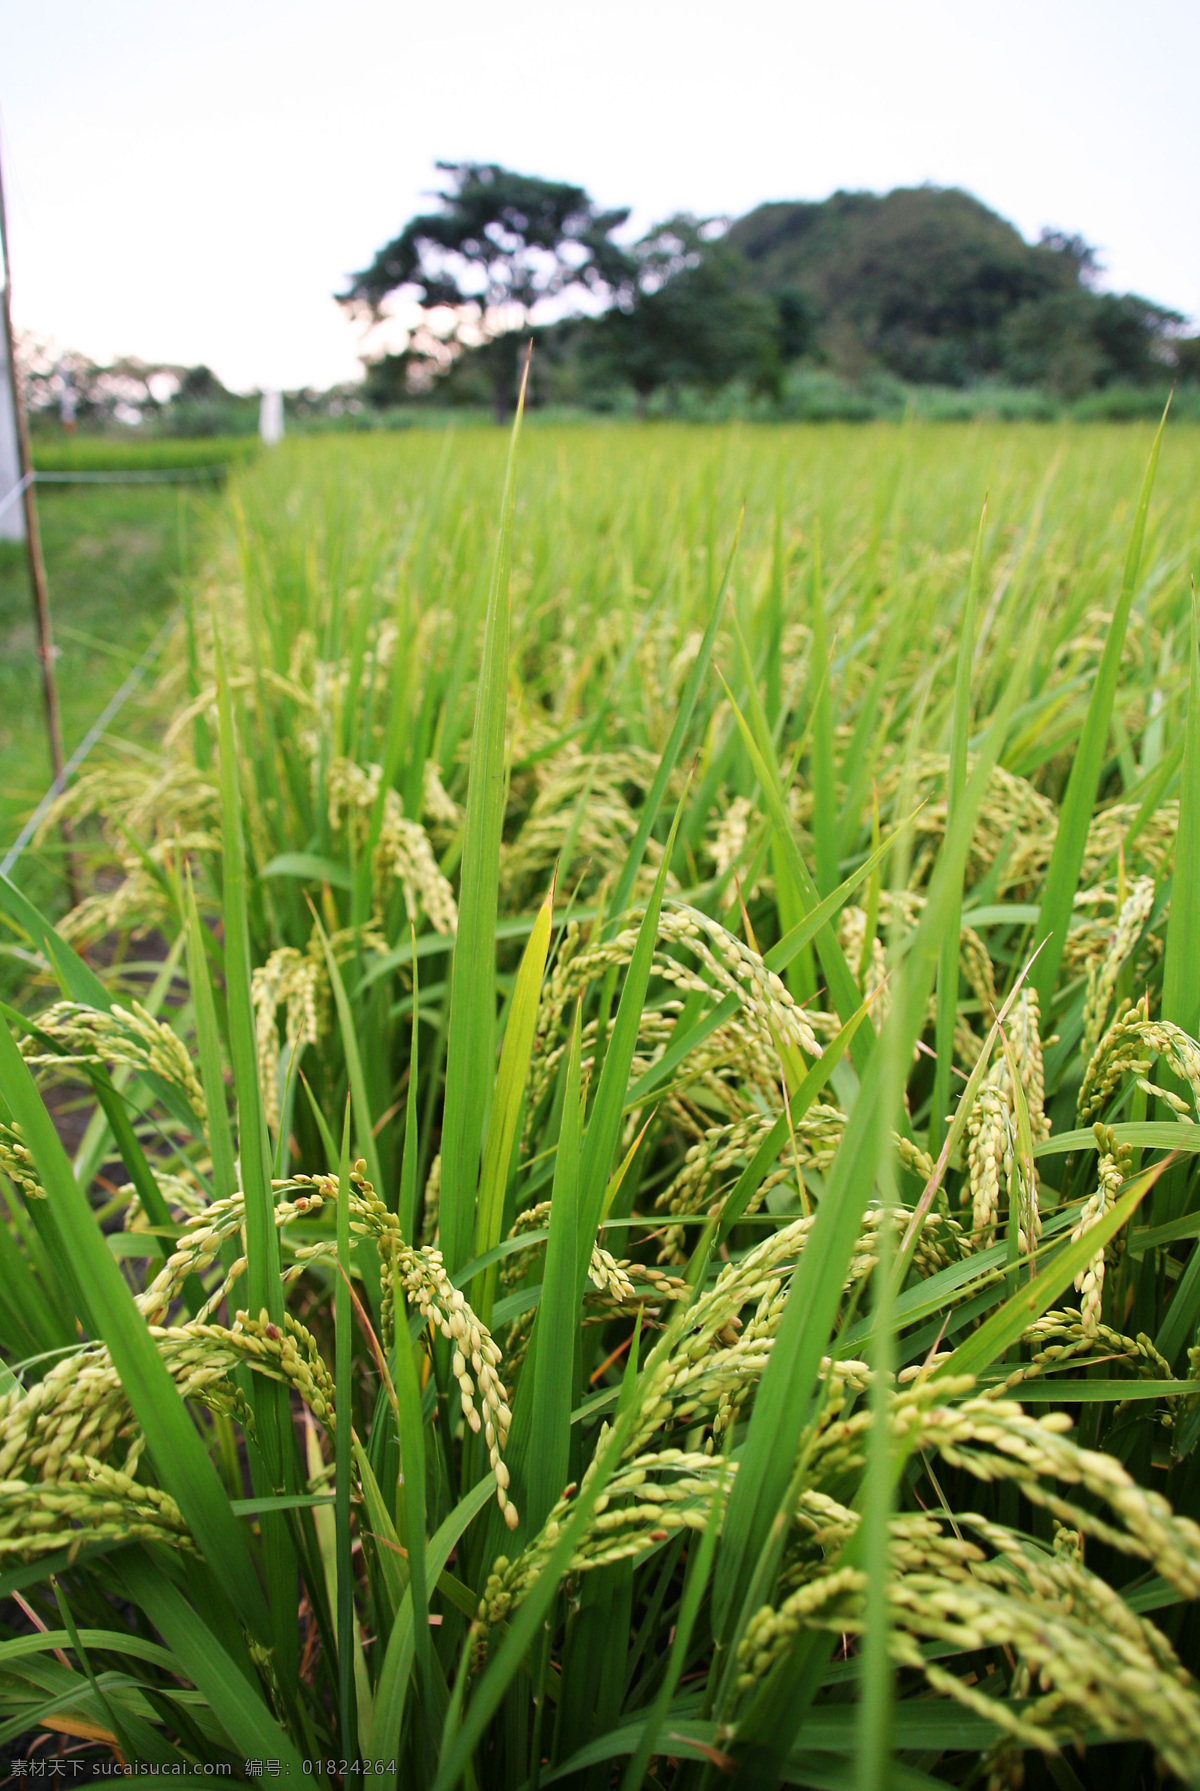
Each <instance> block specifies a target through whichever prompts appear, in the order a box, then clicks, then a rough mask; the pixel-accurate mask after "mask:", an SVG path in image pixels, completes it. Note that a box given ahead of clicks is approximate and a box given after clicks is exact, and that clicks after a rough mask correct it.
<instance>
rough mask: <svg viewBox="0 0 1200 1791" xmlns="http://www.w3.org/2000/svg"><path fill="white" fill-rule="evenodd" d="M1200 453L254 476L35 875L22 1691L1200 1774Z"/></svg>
mask: <svg viewBox="0 0 1200 1791" xmlns="http://www.w3.org/2000/svg"><path fill="white" fill-rule="evenodd" d="M1198 470H1200V431H1197V430H1195V429H1193V428H1191V427H1189V426H1174V427H1173V426H1172V425H1171V424H1170V423H1169V422H1168V424H1167V425H1166V428H1165V431H1160V432H1159V434H1158V435H1156V434H1155V432H1154V430H1153V429H1152V428H1142V427H1134V426H1130V427H1100V426H1096V427H1091V428H1086V429H1084V428H1079V427H1071V426H1063V427H1058V426H1055V427H1048V426H1033V425H1009V426H1002V425H995V426H992V425H979V424H974V425H961V426H959V425H941V426H934V425H924V424H921V423H914V422H909V423H907V424H905V425H900V426H891V425H872V426H868V427H863V428H852V427H840V426H828V427H823V428H821V427H816V428H805V427H794V428H786V429H784V428H781V429H770V428H765V427H764V428H746V429H739V428H736V427H725V428H711V429H701V428H695V429H686V428H676V427H667V426H663V427H651V428H636V427H632V426H630V427H625V426H618V425H610V426H592V427H571V428H561V429H559V428H552V427H542V428H539V429H537V430H533V431H527V432H526V433H525V434H524V435H523V436H522V435H520V433H519V430H518V432H517V433H516V434H515V435H514V437H513V438H512V440H511V441H509V440H508V439H506V438H503V437H501V436H500V434H499V433H494V432H492V431H484V430H478V429H466V430H463V431H461V432H447V433H445V434H442V435H434V434H432V433H425V432H413V433H412V434H411V435H407V436H405V435H401V436H395V437H366V438H363V437H358V438H351V439H336V438H328V437H327V438H314V439H310V440H306V441H299V442H289V443H285V444H284V445H283V446H281V447H280V448H279V449H277V450H275V451H273V452H272V453H271V454H269V455H262V456H260V457H258V458H257V459H256V460H255V461H254V462H253V464H251V465H248V466H247V467H245V468H244V469H242V470H240V471H238V472H237V473H236V474H235V475H234V476H233V477H232V478H231V480H230V482H229V485H228V488H227V491H226V495H225V498H224V500H223V503H222V506H221V508H220V511H219V514H218V517H217V520H216V522H215V524H214V528H213V533H212V537H211V539H210V541H209V544H208V547H207V551H206V555H205V558H204V562H203V571H202V573H200V574H198V575H197V576H195V577H194V578H192V579H191V580H190V581H189V582H188V585H187V587H186V593H185V597H186V601H185V613H184V616H183V619H182V620H181V623H180V627H179V631H178V637H177V640H176V641H175V643H174V646H173V648H172V650H171V652H170V653H169V655H168V660H167V664H166V669H165V672H164V676H163V678H162V681H161V683H160V687H159V690H158V693H157V697H156V704H157V713H158V714H159V715H160V717H161V739H160V743H159V745H158V746H157V748H156V749H154V750H148V749H147V747H146V745H145V743H144V737H143V739H142V740H140V741H131V742H129V743H122V742H121V741H113V742H111V743H110V744H109V745H108V747H107V748H106V750H105V753H104V756H103V758H102V759H101V760H100V761H98V762H97V763H96V764H95V765H94V767H93V769H92V770H91V771H89V772H88V773H87V774H85V775H84V776H83V777H82V778H81V780H80V781H79V782H78V784H77V785H76V786H75V788H74V789H73V790H72V791H70V792H69V793H68V794H67V796H66V797H65V798H64V799H63V804H62V808H63V811H64V812H66V813H69V815H70V817H71V819H72V822H73V826H74V831H75V838H76V840H77V841H80V842H82V844H81V848H80V849H81V851H82V853H83V854H84V855H85V858H86V863H87V866H88V870H89V889H90V893H89V894H88V895H87V897H86V898H85V900H84V901H83V902H82V904H81V905H80V906H79V907H78V908H76V909H75V910H73V911H72V912H70V913H69V914H67V915H66V916H65V918H62V919H61V920H59V922H58V924H57V926H53V925H51V923H50V921H49V920H48V919H47V918H46V917H45V915H44V914H43V913H42V912H41V911H40V910H39V909H38V908H37V907H36V906H35V905H34V903H33V902H32V901H31V900H30V899H29V897H28V896H27V895H25V894H23V893H22V891H21V890H20V889H19V888H17V887H16V886H14V885H12V884H5V883H0V912H2V914H3V917H4V921H5V942H6V951H7V953H8V956H9V967H10V971H11V970H16V971H19V974H20V979H21V981H20V990H21V993H20V999H19V1001H18V1002H17V1003H16V1005H13V1006H11V1007H7V1008H6V1010H5V1019H6V1022H7V1024H6V1025H5V1026H3V1027H0V1199H2V1201H3V1208H2V1209H0V1601H3V1602H0V1749H3V1748H13V1747H19V1752H20V1757H21V1758H24V1756H25V1753H26V1751H27V1750H28V1749H29V1748H31V1747H33V1748H36V1747H37V1746H39V1745H42V1744H41V1743H39V1742H38V1739H37V1738H38V1737H43V1738H49V1744H51V1745H60V1746H61V1745H64V1744H65V1745H67V1746H70V1747H79V1748H82V1749H84V1757H86V1758H91V1759H96V1760H102V1759H103V1760H108V1761H112V1760H113V1759H116V1760H118V1761H124V1762H129V1763H134V1762H140V1763H142V1764H143V1765H145V1766H147V1767H153V1768H156V1769H158V1770H162V1771H184V1770H187V1771H190V1770H192V1769H193V1768H196V1767H198V1768H202V1769H206V1770H211V1771H214V1772H219V1773H225V1774H227V1775H228V1776H230V1777H232V1778H233V1779H235V1780H237V1781H239V1782H244V1781H249V1780H251V1779H256V1778H259V1777H261V1776H263V1774H264V1773H265V1774H267V1775H268V1776H271V1777H277V1776H282V1777H287V1778H290V1779H291V1781H292V1782H293V1783H294V1784H298V1783H299V1782H300V1781H301V1780H302V1779H303V1778H304V1777H305V1776H309V1777H319V1778H326V1779H329V1780H331V1781H336V1782H339V1783H342V1784H346V1783H349V1782H351V1781H352V1780H354V1779H358V1778H378V1779H381V1780H383V1781H386V1782H387V1783H388V1784H391V1785H395V1786H397V1787H400V1788H403V1791H409V1788H410V1787H411V1788H414V1791H415V1788H425V1791H452V1788H454V1787H458V1786H465V1787H471V1788H479V1791H492V1788H493V1787H494V1788H504V1791H539V1788H540V1787H542V1786H549V1785H551V1784H563V1785H565V1786H569V1787H572V1788H573V1791H606V1788H608V1787H619V1788H620V1791H636V1788H637V1787H640V1786H655V1787H662V1788H663V1791H712V1788H713V1787H716V1786H719V1785H722V1784H725V1783H735V1784H737V1785H739V1786H748V1787H767V1786H775V1785H779V1784H788V1785H803V1786H813V1787H818V1788H822V1791H823V1788H826V1787H829V1788H840V1787H846V1788H847V1791H884V1788H888V1787H897V1788H899V1791H919V1788H920V1787H926V1786H935V1785H945V1784H950V1785H960V1786H980V1787H989V1788H991V1787H995V1788H999V1787H1007V1786H1017V1785H1020V1784H1022V1783H1023V1784H1025V1785H1026V1786H1029V1787H1040V1786H1057V1787H1078V1786H1091V1785H1099V1784H1104V1785H1105V1786H1110V1785H1111V1786H1114V1787H1117V1786H1119V1787H1129V1788H1130V1791H1133V1788H1135V1787H1147V1788H1148V1787H1150V1786H1153V1785H1158V1784H1161V1783H1162V1782H1163V1781H1164V1779H1165V1781H1166V1782H1168V1783H1182V1784H1186V1785H1190V1784H1197V1783H1200V1682H1198V1679H1197V1677H1196V1674H1197V1672H1200V1665H1198V1660H1197V1655H1198V1643H1200V1624H1198V1622H1197V1614H1196V1610H1195V1608H1194V1601H1195V1599H1196V1598H1197V1596H1198V1595H1200V1460H1198V1455H1197V1449H1196V1445H1197V1441H1198V1440H1200V1346H1198V1344H1197V1328H1198V1324H1200V1255H1198V1254H1197V1253H1196V1250H1195V1248H1194V1245H1195V1240H1196V1238H1197V1237H1198V1236H1200V1184H1198V1178H1197V1161H1198V1156H1197V1153H1198V1151H1200V1144H1198V1143H1197V1141H1198V1140H1200V1126H1198V1125H1197V1119H1198V1118H1200V1043H1197V1038H1198V1036H1200V806H1198V805H1200V659H1198V657H1197V621H1196V612H1195V606H1194V596H1193V593H1192V588H1191V578H1192V574H1193V570H1194V568H1195V566H1196V561H1197V547H1198V543H1200V480H1198V479H1197V472H1198ZM43 849H44V850H45V851H46V852H47V853H50V852H52V850H53V832H52V827H51V830H50V831H49V832H48V833H47V835H46V836H45V841H44V848H43ZM18 1738H20V1740H19V1742H18ZM64 1738H65V1743H64ZM32 1757H40V1756H32Z"/></svg>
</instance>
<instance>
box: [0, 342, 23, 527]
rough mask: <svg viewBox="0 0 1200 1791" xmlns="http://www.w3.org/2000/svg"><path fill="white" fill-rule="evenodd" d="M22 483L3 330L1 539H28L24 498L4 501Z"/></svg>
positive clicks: (0, 344)
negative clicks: (22, 500) (26, 536)
mask: <svg viewBox="0 0 1200 1791" xmlns="http://www.w3.org/2000/svg"><path fill="white" fill-rule="evenodd" d="M20 482H21V450H20V448H19V446H18V444H17V409H16V403H15V400H14V396H13V375H12V368H11V367H10V366H9V364H8V342H7V340H6V336H5V332H4V331H3V330H0V505H3V506H4V507H3V509H2V510H0V541H24V539H25V506H24V504H22V502H21V500H20V498H15V499H13V500H12V501H11V502H10V503H7V504H5V503H4V500H5V498H6V497H8V494H9V492H10V491H12V490H13V489H14V488H15V487H16V486H17V485H19V484H20Z"/></svg>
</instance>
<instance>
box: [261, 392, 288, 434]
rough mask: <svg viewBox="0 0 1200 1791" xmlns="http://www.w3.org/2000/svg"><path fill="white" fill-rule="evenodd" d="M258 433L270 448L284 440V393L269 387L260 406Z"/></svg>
mask: <svg viewBox="0 0 1200 1791" xmlns="http://www.w3.org/2000/svg"><path fill="white" fill-rule="evenodd" d="M258 433H259V435H260V436H261V437H262V439H263V441H264V442H266V444H267V446H268V447H269V448H273V447H274V445H275V443H276V442H278V441H282V440H283V393H282V392H277V391H272V390H270V389H268V390H267V391H265V392H264V393H263V395H262V402H261V403H260V404H259V407H258Z"/></svg>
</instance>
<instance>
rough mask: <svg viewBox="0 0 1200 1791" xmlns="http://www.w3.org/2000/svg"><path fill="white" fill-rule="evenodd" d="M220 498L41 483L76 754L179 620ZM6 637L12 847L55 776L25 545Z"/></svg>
mask: <svg viewBox="0 0 1200 1791" xmlns="http://www.w3.org/2000/svg"><path fill="white" fill-rule="evenodd" d="M212 496H213V494H212V493H211V492H210V491H204V492H203V493H201V492H200V491H193V490H191V489H190V488H188V489H187V490H181V489H180V488H179V487H176V486H167V485H163V486H137V485H133V486H127V485H113V486H87V485H81V486H79V485H69V486H61V487H56V486H45V487H42V488H41V489H39V492H38V511H39V519H40V524H41V534H42V549H43V554H44V557H45V562H46V577H47V584H48V586H49V591H50V605H51V614H52V620H53V626H54V630H55V645H56V647H57V649H58V657H57V660H56V674H57V678H58V686H59V701H60V705H61V709H62V728H63V745H64V750H65V752H66V753H68V754H69V753H70V752H71V751H72V750H73V749H74V748H75V746H76V745H77V744H78V743H79V741H80V740H81V739H82V737H83V735H84V734H85V733H86V731H87V729H88V728H89V727H90V726H91V724H92V722H93V721H94V720H95V719H96V717H97V715H98V714H99V713H100V711H101V709H102V708H103V707H104V704H105V702H106V701H107V700H108V698H109V697H110V696H111V695H112V694H113V692H114V691H115V690H116V689H117V688H118V686H119V685H120V684H121V682H122V680H123V679H124V678H125V676H126V675H127V673H128V672H129V670H130V668H131V666H132V665H133V664H135V663H136V661H137V660H138V658H139V657H140V656H141V654H142V653H143V652H144V651H145V649H146V647H147V646H148V645H149V643H150V642H151V641H152V640H153V638H154V636H155V634H156V633H157V631H158V629H159V628H160V627H161V625H162V623H163V622H164V621H165V620H166V618H167V617H168V616H169V614H170V612H171V609H172V607H173V605H174V603H175V602H176V601H177V584H178V580H179V577H180V573H181V571H182V570H183V569H184V568H185V567H187V566H188V564H189V560H190V558H191V557H192V556H194V555H196V554H197V553H198V552H199V550H200V546H201V543H202V541H203V538H204V527H205V518H206V516H207V514H208V510H209V508H210V506H211V503H212ZM0 639H2V641H3V651H2V653H0V718H2V719H0V840H3V842H4V845H5V846H7V844H8V843H9V841H10V840H11V839H12V838H13V837H14V836H15V834H16V833H17V831H18V829H19V828H20V826H21V823H22V822H23V821H24V819H25V817H26V816H27V815H28V814H29V812H30V811H31V809H32V808H33V807H34V805H35V803H36V802H37V801H38V800H39V799H40V798H41V796H42V795H43V794H44V792H45V790H46V788H47V787H48V785H49V783H50V779H51V766H50V753H49V748H48V746H47V743H46V728H45V715H44V710H43V708H42V693H41V674H40V666H39V662H38V658H37V652H36V636H35V632H34V624H33V614H32V604H31V600H30V594H29V578H28V572H27V568H26V561H25V549H24V545H23V544H22V543H19V542H4V543H2V544H0ZM136 712H137V711H136V709H135V711H134V712H133V713H136ZM130 721H131V712H130V711H126V712H125V713H124V715H123V717H122V721H121V724H120V725H121V727H122V728H123V729H125V730H126V731H128V730H129V728H130ZM56 880H57V871H56V869H55V867H54V866H53V865H48V866H47V868H46V874H45V877H44V879H43V881H42V883H41V885H40V888H41V890H42V892H44V893H45V894H46V895H47V897H49V896H50V892H51V890H52V888H53V885H54V883H55V881H56Z"/></svg>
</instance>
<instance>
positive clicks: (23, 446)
mask: <svg viewBox="0 0 1200 1791" xmlns="http://www.w3.org/2000/svg"><path fill="white" fill-rule="evenodd" d="M0 258H2V259H3V263H4V343H5V349H6V354H7V367H6V369H5V371H6V373H7V375H8V380H9V390H10V392H11V396H12V412H13V420H14V422H15V423H16V431H17V460H18V464H19V467H20V473H21V478H22V479H23V480H24V481H25V490H24V493H23V500H22V501H23V506H24V512H25V549H26V552H27V554H28V556H29V584H30V588H31V590H32V592H33V616H34V625H35V627H36V629H37V640H38V656H39V658H40V659H41V662H42V694H43V697H44V699H45V704H46V734H47V738H48V739H49V742H50V765H51V769H52V771H53V773H54V779H55V782H56V783H59V784H60V785H61V781H62V775H63V749H62V724H61V722H60V719H59V712H58V685H57V682H56V681H55V677H54V637H53V634H52V632H51V628H50V598H49V595H48V593H47V590H46V567H45V562H44V561H43V559H42V538H41V534H40V532H39V530H38V514H37V499H36V498H35V496H34V490H33V477H32V475H33V457H32V455H31V453H30V448H29V421H28V418H27V417H26V415H25V404H24V401H23V398H22V395H21V386H20V382H19V380H18V379H17V344H16V337H15V335H14V333H13V320H12V266H11V263H10V262H9V258H8V217H7V213H6V211H5V205H4V172H3V168H0ZM62 833H63V845H64V846H65V847H66V859H65V870H66V881H67V893H68V895H69V897H70V900H71V905H72V907H74V905H75V903H76V902H77V901H78V899H79V893H78V890H77V888H76V883H75V865H74V861H73V859H72V856H71V836H70V829H69V828H68V827H67V824H66V822H65V821H64V823H63V829H62Z"/></svg>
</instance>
